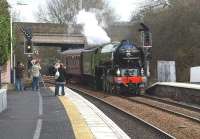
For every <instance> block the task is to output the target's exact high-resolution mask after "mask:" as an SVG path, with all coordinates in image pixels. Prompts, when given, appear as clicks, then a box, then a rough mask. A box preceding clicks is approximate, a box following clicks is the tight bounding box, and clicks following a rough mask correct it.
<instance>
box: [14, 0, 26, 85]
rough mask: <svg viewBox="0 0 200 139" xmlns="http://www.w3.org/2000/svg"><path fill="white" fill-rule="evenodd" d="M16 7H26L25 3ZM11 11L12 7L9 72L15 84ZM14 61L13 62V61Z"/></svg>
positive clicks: (18, 3)
mask: <svg viewBox="0 0 200 139" xmlns="http://www.w3.org/2000/svg"><path fill="white" fill-rule="evenodd" d="M16 5H20V6H23V5H28V4H26V3H21V2H17V3H16ZM12 16H13V11H12V6H10V70H11V79H10V80H11V83H13V84H15V70H14V68H13V67H14V66H15V55H14V56H13V34H12V33H13V24H12V23H13V18H12ZM13 59H14V60H13Z"/></svg>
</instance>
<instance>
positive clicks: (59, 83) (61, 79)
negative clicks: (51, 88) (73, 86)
mask: <svg viewBox="0 0 200 139" xmlns="http://www.w3.org/2000/svg"><path fill="white" fill-rule="evenodd" d="M58 72H59V76H58V78H57V79H56V86H55V96H57V95H58V94H59V88H60V87H61V88H62V92H61V93H62V95H65V90H64V86H65V81H66V71H65V69H64V66H63V64H62V63H61V64H60V67H59V68H58Z"/></svg>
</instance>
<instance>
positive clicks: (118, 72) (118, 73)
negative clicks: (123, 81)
mask: <svg viewBox="0 0 200 139" xmlns="http://www.w3.org/2000/svg"><path fill="white" fill-rule="evenodd" d="M117 76H120V70H119V68H118V69H117Z"/></svg>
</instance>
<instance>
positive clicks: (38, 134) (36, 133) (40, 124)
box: [33, 91, 43, 139]
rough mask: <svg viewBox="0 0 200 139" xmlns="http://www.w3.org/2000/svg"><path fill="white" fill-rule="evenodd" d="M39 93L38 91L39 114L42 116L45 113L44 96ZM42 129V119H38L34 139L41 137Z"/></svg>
mask: <svg viewBox="0 0 200 139" xmlns="http://www.w3.org/2000/svg"><path fill="white" fill-rule="evenodd" d="M37 93H38V97H39V108H38V115H39V116H41V115H42V114H43V102H42V96H41V94H40V92H39V91H38V92H37ZM41 129H42V119H38V120H37V125H36V129H35V133H34V136H33V139H39V138H40V133H41Z"/></svg>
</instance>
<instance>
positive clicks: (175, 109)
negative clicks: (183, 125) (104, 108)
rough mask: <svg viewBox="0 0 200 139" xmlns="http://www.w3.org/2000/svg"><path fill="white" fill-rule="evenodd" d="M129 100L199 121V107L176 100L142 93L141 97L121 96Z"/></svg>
mask: <svg viewBox="0 0 200 139" xmlns="http://www.w3.org/2000/svg"><path fill="white" fill-rule="evenodd" d="M121 97H122V98H124V99H127V100H129V101H131V102H136V103H140V104H144V105H147V106H150V107H152V108H155V109H159V110H162V111H165V112H168V113H171V114H174V115H177V116H181V117H183V118H188V119H190V120H192V121H195V122H198V123H200V108H198V107H193V106H189V105H185V104H180V103H177V102H172V101H168V100H164V99H160V98H155V97H150V96H147V95H142V96H141V97H123V96H121Z"/></svg>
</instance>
